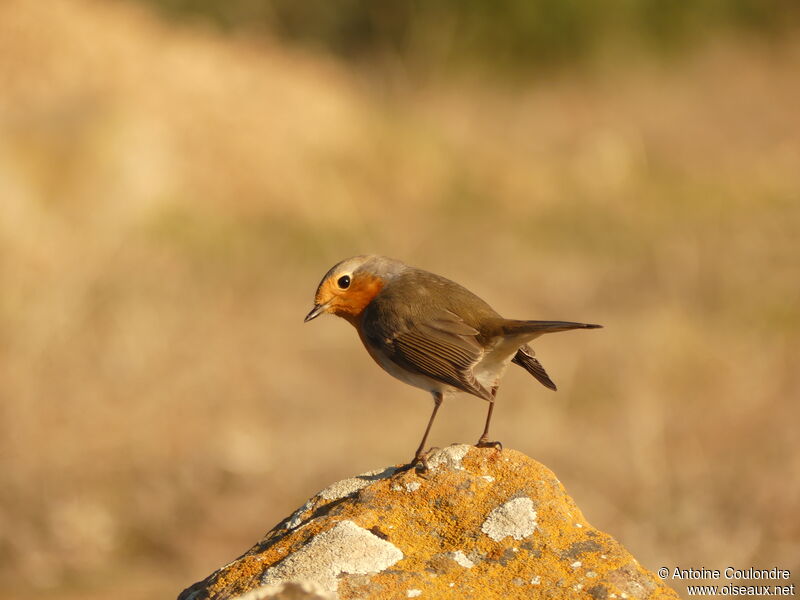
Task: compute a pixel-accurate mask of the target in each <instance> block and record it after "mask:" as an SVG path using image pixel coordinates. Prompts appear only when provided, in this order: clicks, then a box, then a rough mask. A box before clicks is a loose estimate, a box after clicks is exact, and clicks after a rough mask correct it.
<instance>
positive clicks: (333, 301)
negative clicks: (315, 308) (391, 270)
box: [316, 273, 383, 323]
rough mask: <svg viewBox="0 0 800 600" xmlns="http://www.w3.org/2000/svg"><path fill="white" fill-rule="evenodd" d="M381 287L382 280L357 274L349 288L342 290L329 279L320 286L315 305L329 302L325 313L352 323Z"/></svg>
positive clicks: (332, 279) (332, 278)
mask: <svg viewBox="0 0 800 600" xmlns="http://www.w3.org/2000/svg"><path fill="white" fill-rule="evenodd" d="M382 287H383V280H381V279H379V278H377V277H373V276H371V275H367V274H363V273H359V274H357V275H354V276H353V280H352V282H351V283H350V287H348V288H347V289H346V290H343V289H340V288H339V286H338V285H336V279H335V278H334V277H331V278H330V279H328V280H327V281H326V282H325V283H323V284H322V286H320V289H319V292H318V293H317V298H316V301H317V304H325V303H328V302H330V305H329V307H328V310H327V311H326V312H329V313H333V314H334V315H336V316H337V317H342V318H343V319H347V320H348V321H350V322H351V323H353V322H355V321H356V320H357V319H358V317H359V316H360V315H361V313H362V312H363V311H364V309H365V308H366V307H367V306H368V305H369V303H370V302H372V300H373V298H375V296H377V295H378V292H380V291H381V288H382Z"/></svg>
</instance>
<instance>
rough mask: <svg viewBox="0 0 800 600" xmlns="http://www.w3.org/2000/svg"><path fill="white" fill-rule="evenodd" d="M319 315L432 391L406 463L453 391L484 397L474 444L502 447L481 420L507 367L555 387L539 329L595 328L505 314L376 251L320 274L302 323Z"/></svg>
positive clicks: (388, 367)
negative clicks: (539, 351) (536, 347)
mask: <svg viewBox="0 0 800 600" xmlns="http://www.w3.org/2000/svg"><path fill="white" fill-rule="evenodd" d="M326 313H328V314H333V315H336V316H338V317H341V318H343V319H344V320H345V321H347V322H349V323H350V324H351V325H353V326H354V327H355V329H356V331H357V332H358V336H359V338H360V339H361V342H362V343H363V344H364V347H365V348H366V350H367V352H368V353H369V355H370V356H371V357H372V358H373V359H374V360H375V362H376V363H378V365H380V366H381V367H382V368H383V369H384V370H385V371H386V372H388V373H389V374H390V375H392V376H394V377H396V378H397V379H399V380H400V381H403V382H405V383H407V384H409V385H412V386H414V387H417V388H421V389H423V390H426V391H428V392H430V393H431V394H432V395H433V412H432V413H431V416H430V418H429V419H428V424H427V426H426V428H425V432H424V434H423V436H422V441H421V442H420V444H419V446H418V447H417V450H416V452H415V453H414V458H413V459H412V461H411V463H409V464H411V465H415V464H418V463H421V462H422V463H424V460H425V456H426V453H425V452H424V448H425V443H426V441H427V439H428V434H429V433H430V431H431V426H432V425H433V421H434V419H435V418H436V413H437V412H438V410H439V407H440V406H441V404H442V401H443V399H444V398H445V396H449V395H451V394H452V393H453V392H459V391H460V392H466V393H468V394H472V395H473V396H477V397H478V398H481V399H483V400H486V401H487V402H488V403H489V408H488V412H487V415H486V423H485V425H484V429H483V433H482V434H481V436H480V438H479V439H478V442H477V444H476V445H477V446H480V447H488V446H493V447H497V448H500V449H502V445H501V444H500V443H499V442H492V441H489V424H490V422H491V420H492V412H493V410H494V403H495V398H496V395H497V389H498V387H499V384H500V378H501V377H502V375H503V374H504V372H505V370H506V368H507V367H508V365H509V364H511V363H513V364H516V365H519V366H520V367H522V368H524V369H525V370H526V371H527V372H528V373H530V374H531V375H532V376H533V377H534V378H536V379H537V380H538V381H539V383H541V384H542V385H543V386H545V387H546V388H549V389H551V390H554V391H555V390H556V385H555V383H553V381H552V379H550V377H549V376H548V375H547V372H546V371H545V369H544V367H543V366H542V364H541V363H540V362H539V361H538V360H537V359H536V357H535V355H534V352H533V349H532V348H531V347H530V345H529V342H531V341H532V340H534V339H536V338H537V337H539V336H541V335H543V334H545V333H555V332H558V331H568V330H571V329H597V328H600V327H602V325H597V324H594V323H574V322H570V321H528V320H515V319H505V318H503V317H501V316H500V315H499V314H498V313H497V312H496V311H495V310H494V309H493V308H492V307H491V306H489V304H487V303H486V302H485V301H484V300H482V299H481V298H479V297H478V296H477V295H475V294H473V293H472V292H470V291H469V290H468V289H466V288H465V287H463V286H461V285H459V284H458V283H455V282H454V281H451V280H449V279H447V278H445V277H442V276H440V275H436V274H434V273H431V272H428V271H425V270H423V269H418V268H416V267H412V266H409V265H406V264H405V263H403V262H401V261H399V260H395V259H392V258H388V257H385V256H380V255H376V254H364V255H359V256H353V257H351V258H347V259H345V260H343V261H341V262H339V263H337V264H336V265H334V266H333V267H331V268H330V270H328V272H327V273H325V275H324V276H323V278H322V280H321V281H320V283H319V285H318V286H317V291H316V294H315V295H314V307H313V308H312V309H311V311H310V312H309V313H308V314H307V315H306V317H305V322H308V321H311V320H312V319H316V318H317V317H319V316H320V315H322V314H326Z"/></svg>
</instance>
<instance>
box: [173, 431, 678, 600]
mask: <svg viewBox="0 0 800 600" xmlns="http://www.w3.org/2000/svg"><path fill="white" fill-rule="evenodd" d="M427 464H428V469H427V470H423V469H416V470H415V469H405V470H404V469H398V468H395V467H389V468H386V469H382V470H377V471H372V472H370V473H365V474H363V475H359V476H356V477H352V478H349V479H346V480H343V481H341V482H338V483H336V484H333V485H331V486H329V487H327V488H326V489H325V490H323V491H322V492H320V493H319V494H317V495H316V496H314V497H312V498H311V499H310V500H309V501H308V502H307V503H306V504H305V505H304V506H303V507H301V509H299V510H298V511H296V512H295V513H294V514H293V515H292V516H291V517H289V518H287V519H286V520H284V521H283V522H281V523H280V524H279V525H278V526H276V527H275V528H274V529H273V530H272V531H270V532H269V533H268V534H267V535H266V536H265V537H264V538H263V539H262V540H261V541H259V542H258V543H257V544H256V545H255V546H254V547H253V548H251V549H250V550H249V551H248V552H247V553H245V554H244V555H243V556H241V557H239V558H238V559H236V560H235V561H233V562H232V563H230V564H228V565H226V566H225V567H222V568H221V569H219V570H218V571H216V572H215V573H212V574H211V575H209V576H208V577H207V578H206V579H205V580H203V581H201V582H198V583H196V584H195V585H193V586H192V587H190V588H189V589H187V590H185V591H184V592H183V594H181V596H180V598H179V600H234V599H235V600H262V598H263V599H264V600H267V599H271V598H286V599H289V598H298V599H300V598H310V599H314V600H317V599H324V600H328V598H341V599H343V600H344V599H349V598H360V599H361V598H363V599H372V598H374V599H384V598H407V597H420V598H431V599H437V598H457V597H469V598H476V599H480V598H486V599H493V598H497V599H500V598H502V599H506V598H553V599H554V598H587V599H589V598H595V599H598V598H614V597H617V598H624V597H627V598H632V599H634V598H636V599H642V600H644V599H648V600H650V599H655V598H672V599H675V598H677V595H676V594H675V592H674V591H672V590H671V589H670V588H668V587H666V586H665V585H664V584H663V582H661V581H660V580H659V579H658V578H657V577H656V576H655V575H653V573H651V572H649V571H647V570H646V569H644V568H643V567H641V566H640V565H639V563H638V562H636V560H635V559H634V558H633V557H632V556H631V555H630V554H629V553H628V552H627V551H626V550H625V549H624V548H623V547H622V546H621V545H620V544H619V543H618V542H616V540H614V539H613V538H612V537H611V536H609V535H608V534H605V533H603V532H601V531H598V530H597V529H594V528H593V527H592V526H591V525H590V524H589V523H587V522H586V520H585V519H584V518H583V515H582V514H581V511H580V510H579V509H578V507H577V506H576V505H575V502H574V501H573V500H572V498H570V496H569V495H567V493H566V491H565V490H564V487H563V486H562V485H561V483H560V482H559V481H558V479H557V478H556V476H555V475H554V474H553V473H552V472H551V471H549V470H548V469H547V468H546V467H544V466H543V465H541V464H540V463H538V462H536V461H534V460H533V459H531V458H529V457H527V456H525V455H523V454H521V453H519V452H516V451H514V450H508V449H506V450H502V451H500V450H497V449H494V448H475V447H472V446H464V445H454V446H449V447H447V448H444V449H441V450H436V451H434V452H433V453H432V454H431V455H430V456H429V457H428V460H427ZM265 586H266V587H265ZM281 586H283V587H281ZM286 586H289V587H286ZM298 586H300V587H298ZM303 586H305V587H303ZM274 590H279V591H277V592H276V591H274ZM287 590H288V591H287ZM290 592H291V594H295V595H289V594H290ZM245 594H261V595H260V596H255V597H254V596H250V595H248V596H245ZM268 594H272V595H268ZM302 594H308V595H302Z"/></svg>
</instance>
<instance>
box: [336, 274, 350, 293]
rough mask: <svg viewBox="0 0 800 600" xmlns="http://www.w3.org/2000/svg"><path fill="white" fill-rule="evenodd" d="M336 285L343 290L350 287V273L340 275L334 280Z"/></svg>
mask: <svg viewBox="0 0 800 600" xmlns="http://www.w3.org/2000/svg"><path fill="white" fill-rule="evenodd" d="M336 285H338V286H339V287H340V288H342V289H343V290H346V289H347V288H349V287H350V275H342V276H341V277H339V279H337V280H336Z"/></svg>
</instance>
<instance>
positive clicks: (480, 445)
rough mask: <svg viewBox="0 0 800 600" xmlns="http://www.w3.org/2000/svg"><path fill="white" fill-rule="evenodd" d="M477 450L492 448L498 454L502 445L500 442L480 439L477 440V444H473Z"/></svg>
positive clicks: (501, 449)
mask: <svg viewBox="0 0 800 600" xmlns="http://www.w3.org/2000/svg"><path fill="white" fill-rule="evenodd" d="M475 446H476V447H477V448H494V449H495V450H497V451H498V452H502V451H503V444H502V443H500V442H490V441H489V440H487V439H484V438H481V439H479V440H478V443H477V444H475Z"/></svg>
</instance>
